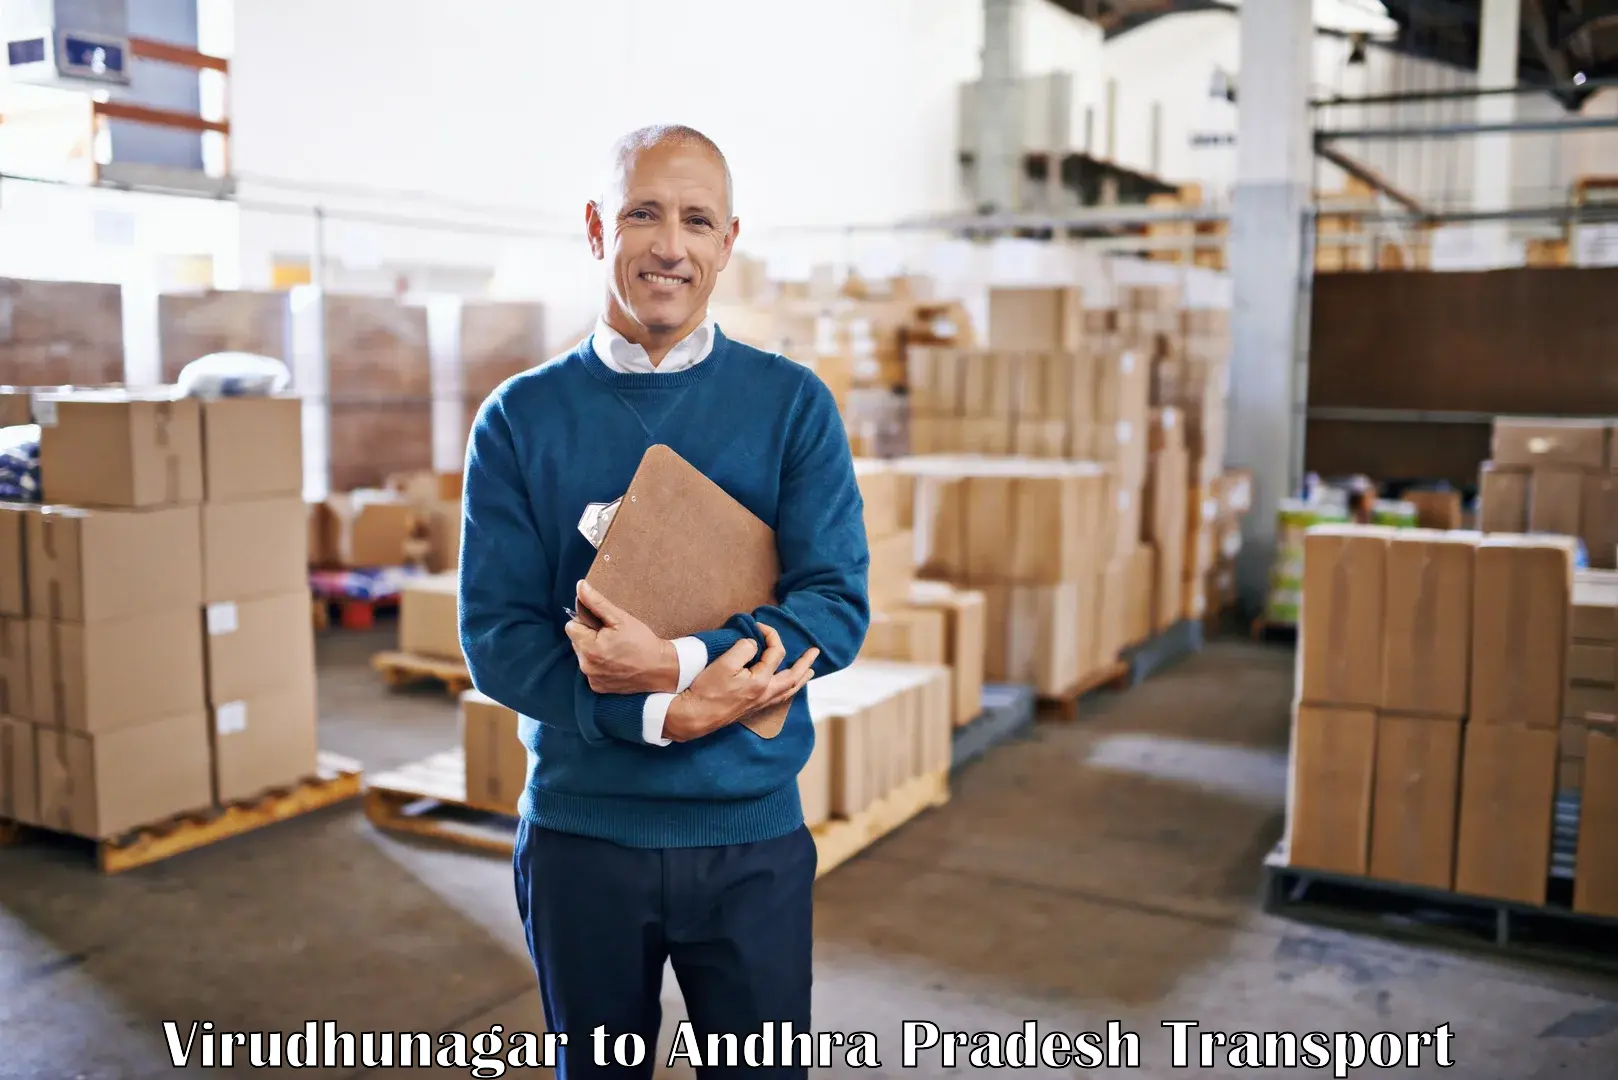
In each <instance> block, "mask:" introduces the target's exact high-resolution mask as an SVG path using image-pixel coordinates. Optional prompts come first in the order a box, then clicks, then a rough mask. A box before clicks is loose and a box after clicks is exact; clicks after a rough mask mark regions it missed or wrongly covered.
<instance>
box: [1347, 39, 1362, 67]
mask: <svg viewBox="0 0 1618 1080" xmlns="http://www.w3.org/2000/svg"><path fill="white" fill-rule="evenodd" d="M1348 40H1349V42H1350V43H1351V45H1352V48H1350V49H1349V50H1348V62H1349V63H1350V64H1351V65H1353V66H1355V67H1358V66H1361V65H1363V64H1364V63H1365V35H1364V34H1350V35H1348Z"/></svg>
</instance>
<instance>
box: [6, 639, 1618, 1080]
mask: <svg viewBox="0 0 1618 1080" xmlns="http://www.w3.org/2000/svg"><path fill="white" fill-rule="evenodd" d="M385 645H386V637H385V636H378V637H366V636H352V635H332V636H330V637H327V638H326V639H324V640H323V641H322V642H321V660H322V669H323V670H322V699H323V716H324V717H325V720H324V733H323V742H324V743H325V745H326V746H327V747H328V748H329V749H332V750H336V751H339V752H342V753H345V754H349V755H351V756H354V757H357V758H360V759H361V760H363V761H364V762H365V763H366V765H367V766H368V768H369V769H370V770H371V771H373V772H375V771H380V770H382V769H386V768H388V767H389V766H392V765H396V764H399V763H402V762H405V761H408V760H411V759H413V758H418V757H422V756H425V755H426V754H428V753H431V752H434V751H437V750H440V749H443V748H444V747H446V746H449V745H451V744H452V743H453V741H454V739H455V737H456V734H455V731H456V729H455V715H454V711H453V709H452V708H451V706H450V704H449V703H448V700H447V699H446V698H445V697H444V696H443V695H441V694H434V693H432V692H423V693H419V694H417V693H405V694H399V693H388V692H386V691H384V690H383V689H382V688H381V686H380V684H379V683H378V681H377V679H376V678H375V676H374V675H373V673H372V672H371V671H370V670H369V669H368V668H367V667H366V660H367V658H368V656H369V654H370V653H371V652H372V651H373V650H375V649H377V648H380V647H385ZM1291 665H1292V658H1291V654H1290V653H1289V652H1286V651H1284V650H1281V649H1276V648H1266V647H1261V646H1255V645H1251V644H1248V643H1245V642H1239V641H1230V642H1225V641H1216V642H1213V643H1211V644H1210V646H1209V647H1208V648H1207V649H1206V650H1205V651H1204V652H1203V653H1202V654H1200V655H1199V656H1197V657H1195V658H1193V659H1191V660H1189V661H1187V662H1185V663H1183V664H1181V665H1179V666H1178V667H1176V668H1174V669H1171V670H1170V671H1168V672H1165V673H1163V674H1161V675H1159V676H1158V677H1156V678H1154V679H1153V680H1151V681H1149V682H1147V683H1146V684H1145V685H1143V686H1140V687H1138V688H1136V689H1134V690H1132V691H1130V692H1128V693H1127V694H1123V695H1114V696H1112V697H1107V698H1103V699H1101V700H1100V701H1099V702H1098V703H1097V705H1096V706H1095V707H1094V708H1092V709H1090V710H1089V711H1088V713H1087V715H1086V717H1085V719H1083V720H1082V721H1081V722H1080V723H1078V724H1075V725H1071V726H1064V727H1054V726H1042V727H1041V728H1039V729H1038V730H1037V731H1036V732H1035V733H1034V734H1033V735H1032V736H1031V737H1029V738H1027V739H1025V740H1023V741H1019V742H1017V743H1014V744H1011V745H1008V746H1005V747H1003V748H1000V749H998V750H996V751H994V752H992V753H991V754H990V755H989V756H988V757H986V758H985V759H983V760H982V761H980V762H978V763H977V764H975V765H973V766H972V767H970V768H969V769H968V770H966V771H965V772H964V773H963V774H961V775H960V776H959V777H958V778H957V782H956V785H955V789H954V798H953V800H952V801H951V803H950V804H949V805H948V806H947V807H944V808H942V809H940V810H936V811H933V812H931V813H929V814H927V815H925V816H924V817H922V818H921V819H919V820H917V821H915V822H913V823H912V824H910V825H909V826H908V827H906V828H905V829H903V830H902V831H900V832H899V833H897V834H895V835H894V836H892V837H890V838H889V839H887V840H886V841H884V842H883V843H881V844H879V845H878V846H877V847H875V848H873V849H872V850H870V851H869V852H867V853H866V854H864V855H863V856H861V857H860V858H858V859H856V860H854V861H853V862H851V863H849V864H847V865H845V866H843V867H841V868H839V869H838V870H836V871H835V872H833V873H832V874H830V875H828V876H827V877H826V878H825V879H823V881H822V882H821V883H820V885H819V886H818V889H817V895H816V900H817V917H816V924H817V934H818V942H817V969H816V1009H815V1013H816V1016H815V1019H816V1026H817V1029H820V1030H832V1031H856V1030H858V1031H869V1032H873V1033H875V1035H876V1036H877V1039H878V1040H879V1047H880V1055H879V1056H880V1059H881V1068H880V1069H877V1070H870V1069H867V1070H864V1071H863V1075H867V1076H869V1075H878V1076H881V1075H891V1076H900V1075H905V1076H933V1075H942V1074H943V1073H944V1072H945V1071H953V1070H945V1069H944V1068H943V1067H942V1066H941V1064H940V1059H939V1057H938V1056H937V1053H936V1051H934V1052H925V1051H924V1052H923V1054H922V1056H921V1058H920V1060H919V1066H920V1067H919V1068H914V1069H904V1070H901V1068H900V1065H901V1061H900V1050H899V1045H900V1040H899V1034H900V1025H901V1024H902V1023H903V1022H904V1021H919V1020H931V1021H933V1022H935V1023H937V1024H938V1025H939V1026H940V1027H941V1028H944V1029H946V1030H961V1031H1001V1032H1010V1031H1015V1030H1020V1029H1021V1027H1022V1025H1023V1023H1024V1021H1028V1020H1033V1021H1036V1022H1037V1023H1038V1024H1039V1025H1040V1030H1041V1031H1042V1032H1043V1031H1046V1030H1061V1031H1069V1032H1079V1031H1094V1030H1104V1029H1105V1027H1106V1024H1107V1023H1108V1021H1118V1022H1120V1023H1121V1024H1122V1025H1123V1026H1124V1028H1125V1029H1126V1030H1132V1031H1135V1032H1138V1033H1139V1036H1140V1068H1138V1069H1131V1070H1129V1071H1128V1073H1127V1075H1131V1076H1141V1077H1154V1078H1155V1077H1171V1076H1183V1075H1187V1073H1186V1072H1184V1071H1182V1070H1176V1069H1173V1068H1172V1067H1171V1061H1170V1046H1171V1040H1170V1032H1169V1031H1168V1030H1166V1029H1165V1028H1163V1027H1162V1026H1161V1024H1162V1022H1163V1021H1165V1020H1188V1021H1194V1022H1196V1023H1197V1024H1199V1025H1201V1026H1202V1028H1203V1029H1211V1030H1228V1031H1261V1032H1262V1031H1272V1032H1273V1031H1325V1032H1335V1031H1363V1032H1376V1031H1383V1030H1390V1031H1406V1030H1409V1031H1416V1030H1421V1029H1432V1028H1434V1027H1436V1026H1437V1025H1439V1024H1443V1023H1448V1024H1450V1025H1452V1029H1453V1031H1454V1041H1453V1043H1452V1044H1451V1045H1452V1047H1453V1052H1454V1055H1455V1058H1456V1060H1457V1062H1458V1064H1459V1066H1460V1068H1459V1069H1458V1070H1456V1072H1455V1073H1454V1075H1463V1076H1465V1077H1467V1078H1468V1080H1488V1078H1491V1077H1499V1078H1501V1080H1506V1078H1510V1080H1537V1078H1545V1077H1552V1076H1555V1077H1562V1078H1570V1080H1586V1078H1589V1080H1594V1078H1595V1077H1600V1076H1609V1077H1610V1076H1613V1075H1618V980H1614V979H1611V978H1602V977H1597V976H1592V975H1584V974H1575V973H1570V972H1567V971H1561V970H1556V969H1548V968H1534V967H1527V966H1519V965H1512V964H1507V963H1503V962H1500V961H1497V960H1494V959H1490V958H1482V957H1479V956H1476V955H1471V954H1456V953H1450V952H1443V951H1437V950H1430V949H1423V948H1418V947H1412V946H1409V945H1402V944H1395V943H1391V942H1388V941H1385V940H1381V939H1375V938H1364V937H1357V936H1352V935H1348V934H1343V933H1338V932H1335V931H1327V930H1322V929H1317V928H1311V927H1307V926H1304V925H1300V924H1294V923H1290V922H1286V921H1282V920H1278V919H1275V918H1271V917H1268V916H1265V915H1263V914H1261V913H1260V912H1259V911H1258V910H1257V902H1256V898H1257V893H1258V887H1259V883H1260V873H1259V869H1258V867H1259V861H1260V859H1261V858H1262V856H1263V855H1264V853H1265V852H1266V851H1268V850H1269V848H1270V847H1271V846H1272V845H1273V843H1274V841H1275V839H1276V838H1277V836H1278V835H1279V832H1280V828H1281V811H1282V805H1283V793H1284V787H1285V772H1286V768H1285V744H1286V731H1287V721H1286V706H1287V700H1288V696H1289V692H1290V687H1291V679H1292V666H1291ZM532 983H533V976H532V973H531V971H530V969H529V965H528V960H527V956H526V953H525V951H524V948H523V944H522V938H521V932H520V928H519V926H518V925H517V922H516V918H515V915H514V911H513V904H512V897H511V884H510V875H509V870H508V867H507V865H506V863H505V860H503V859H500V858H498V857H490V856H485V855H478V854H474V853H466V852H461V851H455V850H447V849H443V848H437V847H433V846H428V845H422V844H416V843H413V842H409V841H404V840H400V839H397V838H394V837H391V836H384V835H380V834H378V833H377V832H376V831H375V830H373V829H372V828H371V827H370V826H369V825H368V824H367V823H366V822H365V820H364V818H363V816H362V815H361V813H360V811H359V808H358V806H357V805H350V806H346V807H341V808H334V809H332V810H329V811H326V812H323V813H321V814H317V815H313V816H310V817H308V818H304V819H301V820H296V821H292V822H288V823H285V824H283V825H280V826H277V827H275V828H272V829H268V830H265V831H262V832H260V833H257V834H255V835H252V836H248V837H243V838H240V839H238V840H236V841H233V842H231V843H228V844H221V845H218V846H216V847H214V848H211V849H208V850H204V851H200V852H197V853H194V854H191V855H187V856H184V857H181V858H178V859H175V860H172V861H170V862H168V863H165V864H160V865H156V866H153V867H150V868H147V869H144V870H141V871H138V872H136V873H133V874H130V875H127V876H122V877H115V878H103V877H100V876H98V875H97V874H95V873H94V872H93V871H92V870H91V869H90V867H89V865H88V862H87V859H86V857H85V853H84V852H83V851H81V850H79V849H76V848H74V847H71V846H63V845H58V844H27V845H23V846H20V847H17V848H14V849H10V850H5V851H0V1077H8V1078H9V1077H42V1078H43V1077H50V1078H52V1080H55V1078H63V1077H66V1078H82V1080H92V1078H93V1080H101V1078H109V1080H110V1078H120V1080H124V1078H128V1080H146V1078H156V1077H160V1076H162V1077H168V1076H172V1075H175V1070H174V1069H173V1068H171V1066H170V1063H169V1060H168V1053H167V1051H166V1049H165V1043H164V1036H163V1032H162V1025H163V1022H164V1021H176V1022H178V1023H180V1024H181V1025H182V1029H187V1028H189V1026H190V1025H191V1023H192V1022H194V1021H196V1022H202V1021H207V1022H211V1023H212V1024H213V1025H214V1026H215V1027H216V1028H217V1029H223V1030H255V1029H257V1030H265V1029H269V1030H282V1031H291V1030H296V1029H298V1028H300V1027H301V1026H302V1025H303V1024H304V1023H305V1022H306V1021H310V1020H318V1021H325V1020H331V1021H335V1022H336V1023H337V1024H338V1026H339V1027H340V1028H342V1029H345V1030H353V1031H401V1030H403V1031H424V1032H440V1031H446V1030H461V1031H465V1032H468V1033H475V1032H480V1031H484V1030H487V1029H488V1028H489V1026H490V1025H491V1024H495V1023H498V1024H501V1025H503V1026H504V1029H505V1030H506V1031H508V1032H509V1031H511V1030H531V1031H538V1030H541V1029H542V1028H541V1025H542V1016H541V1012H540V1009H539V1006H538V1001H537V997H536V995H535V993H534V991H533V989H532ZM666 998H667V1002H666V1013H665V1022H664V1027H665V1036H664V1038H665V1044H666V1043H667V1041H668V1039H669V1037H670V1031H671V1029H672V1027H673V1025H674V1024H675V1022H676V1021H677V1020H678V1019H679V1018H680V1017H681V1016H682V1015H683V1014H682V1012H681V1006H680V1001H679V993H678V990H677V988H675V987H674V985H673V983H672V982H670V984H669V989H668V992H667V994H666ZM1430 1060H1431V1059H1430V1057H1429V1058H1428V1061H1429V1062H1430ZM1192 1064H1193V1065H1195V1064H1197V1063H1196V1062H1195V1061H1193V1063H1192ZM961 1065H962V1067H965V1065H966V1062H965V1061H964V1060H963V1061H962V1062H961ZM392 1071H393V1070H389V1072H392ZM459 1071H460V1072H461V1074H462V1075H466V1070H459ZM825 1071H826V1072H827V1073H828V1074H829V1073H843V1072H850V1071H852V1070H849V1069H848V1068H847V1067H846V1066H844V1065H842V1064H841V1063H839V1064H838V1065H836V1066H834V1067H833V1068H831V1069H828V1070H825ZM1194 1071H1195V1072H1196V1073H1197V1074H1198V1075H1209V1076H1224V1075H1237V1073H1236V1072H1235V1071H1233V1070H1228V1069H1226V1068H1225V1067H1223V1066H1216V1067H1212V1068H1202V1069H1196V1070H1194ZM1364 1071H1371V1070H1369V1069H1367V1070H1364ZM209 1072H211V1073H212V1074H213V1075H220V1074H221V1073H224V1070H219V1069H214V1070H209ZM299 1072H300V1073H301V1074H303V1075H307V1076H319V1077H327V1076H331V1077H336V1076H355V1075H370V1074H364V1073H361V1072H359V1071H358V1070H354V1069H337V1070H335V1071H320V1070H314V1069H307V1070H299ZM1024 1072H1025V1073H1027V1074H1029V1075H1046V1073H1045V1072H1043V1071H1041V1070H1040V1069H1037V1068H1033V1069H1026V1070H1024ZM225 1074H226V1075H231V1074H230V1073H225ZM1101 1074H1102V1075H1123V1074H1118V1073H1112V1072H1110V1071H1103V1072H1102V1073H1101ZM377 1075H382V1073H381V1071H378V1072H377ZM660 1075H668V1076H689V1075H691V1072H690V1070H689V1068H687V1067H685V1066H683V1065H682V1066H676V1067H675V1068H672V1069H668V1070H665V1071H664V1072H662V1073H660ZM1266 1075H1293V1073H1290V1072H1286V1071H1284V1070H1283V1071H1280V1072H1270V1073H1267V1074H1266ZM1297 1075H1305V1070H1302V1069H1300V1070H1297ZM1308 1075H1327V1076H1329V1075H1331V1074H1330V1072H1329V1071H1327V1072H1325V1073H1308Z"/></svg>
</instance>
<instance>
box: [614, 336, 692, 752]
mask: <svg viewBox="0 0 1618 1080" xmlns="http://www.w3.org/2000/svg"><path fill="white" fill-rule="evenodd" d="M713 343H714V321H713V318H712V317H711V316H710V317H709V318H706V319H704V320H703V321H702V325H701V326H699V327H697V328H696V329H695V330H693V331H691V333H690V334H689V335H688V336H687V337H685V338H683V339H681V340H680V341H679V342H678V343H677V344H676V345H675V346H674V348H672V349H670V350H669V351H668V355H666V356H664V357H663V360H662V362H661V363H659V364H656V365H655V366H654V365H653V364H652V358H651V356H650V355H648V354H647V352H646V350H645V349H644V348H642V347H641V346H639V345H636V344H635V343H634V342H633V341H630V340H629V339H628V338H626V337H624V336H623V335H622V334H620V333H619V332H618V331H616V330H614V329H613V328H612V327H610V326H608V325H607V321H606V320H605V319H602V318H597V319H596V328H595V336H594V338H593V339H592V341H591V343H590V344H591V347H592V348H594V349H595V353H596V355H597V356H599V357H600V358H601V362H602V363H603V364H606V365H607V366H608V367H609V368H611V369H612V370H614V371H617V372H621V373H623V374H625V375H647V374H654V373H655V374H658V375H668V374H670V373H672V372H676V371H684V370H685V369H686V368H690V367H695V366H696V365H698V364H700V363H702V362H703V361H704V360H706V359H708V354H709V353H711V352H713ZM674 651H675V652H676V653H678V654H679V657H680V682H679V687H678V689H677V690H676V691H675V693H683V692H684V691H685V689H686V687H688V686H690V685H691V684H692V682H694V681H695V680H696V677H697V676H698V675H701V674H702V669H703V668H705V667H707V666H708V647H707V646H706V645H704V644H703V643H702V641H701V639H700V638H694V637H683V638H677V639H675V642H674ZM673 700H674V694H650V695H648V696H647V698H646V707H645V709H644V710H642V712H641V738H642V739H644V740H645V741H646V742H648V743H650V744H652V745H653V746H667V745H669V742H670V741H671V740H669V739H666V738H664V737H663V721H664V720H665V719H666V718H667V716H668V712H669V703H670V702H671V701H673Z"/></svg>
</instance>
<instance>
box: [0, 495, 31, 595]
mask: <svg viewBox="0 0 1618 1080" xmlns="http://www.w3.org/2000/svg"><path fill="white" fill-rule="evenodd" d="M35 509H36V507H35V505H34V504H32V503H5V502H0V617H4V616H12V617H16V618H22V617H24V616H26V615H27V614H28V563H27V549H28V530H27V523H28V517H29V515H30V514H32V513H33V512H34V510H35Z"/></svg>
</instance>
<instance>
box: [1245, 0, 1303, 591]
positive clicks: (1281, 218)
mask: <svg viewBox="0 0 1618 1080" xmlns="http://www.w3.org/2000/svg"><path fill="white" fill-rule="evenodd" d="M1311 9H1312V5H1310V4H1302V3H1298V2H1297V0H1246V2H1245V3H1244V4H1243V5H1242V9H1241V73H1240V76H1239V83H1238V90H1237V95H1238V96H1237V106H1238V124H1237V139H1236V145H1237V181H1236V186H1235V189H1234V191H1233V197H1232V206H1231V236H1230V266H1231V278H1232V283H1233V286H1234V301H1233V310H1232V312H1231V316H1232V318H1231V322H1232V334H1233V338H1234V342H1233V345H1234V349H1233V353H1232V356H1231V378H1230V444H1229V458H1230V461H1231V462H1232V463H1233V464H1235V465H1237V466H1244V467H1246V468H1249V469H1251V470H1252V471H1253V477H1254V492H1253V495H1254V501H1253V511H1252V513H1251V514H1249V515H1248V517H1247V521H1246V525H1245V529H1246V531H1247V535H1246V537H1245V538H1244V540H1245V542H1244V544H1243V545H1242V555H1241V557H1240V558H1239V559H1238V561H1237V586H1238V589H1239V591H1240V595H1241V599H1242V601H1243V603H1244V604H1245V605H1246V606H1248V607H1249V608H1250V609H1257V608H1258V607H1259V606H1260V605H1262V603H1263V600H1264V593H1265V589H1266V586H1267V583H1268V579H1269V569H1270V566H1271V563H1272V562H1273V559H1274V553H1275V525H1276V520H1275V519H1276V508H1277V503H1278V500H1280V499H1282V498H1284V497H1285V496H1287V495H1288V494H1290V493H1291V492H1292V491H1293V490H1294V489H1295V488H1296V486H1297V481H1298V479H1299V477H1298V473H1299V470H1300V466H1301V462H1302V455H1303V443H1302V419H1301V418H1302V415H1303V403H1304V390H1305V386H1306V381H1305V372H1304V371H1303V370H1302V365H1301V363H1300V361H1299V357H1298V349H1297V345H1298V342H1299V340H1300V326H1301V324H1302V317H1303V314H1304V305H1303V296H1304V291H1305V286H1306V284H1307V282H1308V276H1309V274H1310V272H1311V270H1312V267H1311V266H1309V265H1307V264H1305V262H1304V251H1305V249H1306V243H1305V239H1306V238H1305V234H1304V227H1303V225H1304V217H1305V214H1306V213H1307V212H1308V210H1309V206H1310V203H1311V197H1310V182H1311V177H1312V169H1313V150H1312V142H1311V135H1312V133H1311V127H1310V113H1309V99H1310V78H1311V75H1312V74H1313V60H1314V19H1313V12H1312V10H1311Z"/></svg>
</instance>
